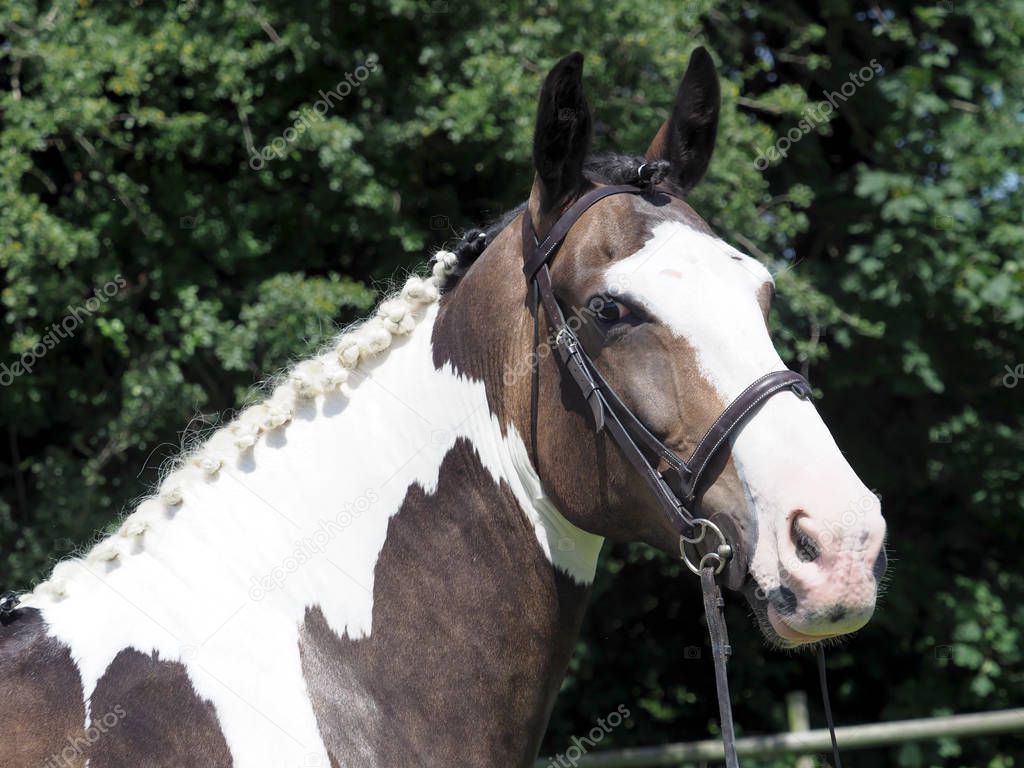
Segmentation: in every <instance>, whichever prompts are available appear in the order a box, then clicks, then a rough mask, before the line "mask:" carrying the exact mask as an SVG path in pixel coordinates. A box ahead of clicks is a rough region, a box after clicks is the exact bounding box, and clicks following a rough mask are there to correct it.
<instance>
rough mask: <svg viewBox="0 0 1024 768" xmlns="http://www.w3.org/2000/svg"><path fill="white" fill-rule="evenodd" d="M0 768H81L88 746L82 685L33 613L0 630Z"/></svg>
mask: <svg viewBox="0 0 1024 768" xmlns="http://www.w3.org/2000/svg"><path fill="white" fill-rule="evenodd" d="M0 723H3V729H4V736H3V738H2V739H0V765H2V766H4V768H22V767H24V768H50V766H57V765H60V766H62V768H81V767H82V766H84V764H85V752H84V749H85V748H87V746H88V743H87V741H86V739H85V732H84V724H85V705H84V703H83V693H82V680H81V677H80V676H79V674H78V668H77V667H75V664H74V662H73V661H72V660H71V651H70V650H69V649H68V647H67V646H65V645H63V644H61V643H60V642H59V641H57V640H56V639H54V638H52V637H47V635H46V627H45V624H44V622H43V620H42V617H41V616H40V614H39V611H37V610H35V609H20V610H19V611H18V612H17V613H16V614H15V616H14V617H13V620H12V621H10V622H9V623H8V624H6V625H4V626H0Z"/></svg>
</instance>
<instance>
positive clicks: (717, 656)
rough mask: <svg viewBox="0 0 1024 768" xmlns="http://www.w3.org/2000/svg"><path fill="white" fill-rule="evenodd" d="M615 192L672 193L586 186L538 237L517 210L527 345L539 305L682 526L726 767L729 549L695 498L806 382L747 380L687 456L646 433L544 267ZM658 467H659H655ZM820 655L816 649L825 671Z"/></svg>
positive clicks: (770, 376) (805, 393) (590, 397)
mask: <svg viewBox="0 0 1024 768" xmlns="http://www.w3.org/2000/svg"><path fill="white" fill-rule="evenodd" d="M622 194H629V195H641V196H645V197H650V196H655V195H668V196H671V197H676V195H674V194H672V193H671V192H669V191H667V190H664V189H660V188H657V187H655V186H654V185H649V186H634V185H632V184H615V185H609V186H604V187H598V188H596V189H592V190H590V191H589V192H587V193H585V194H584V195H582V196H581V197H580V198H579V199H578V200H576V202H575V203H573V205H572V206H571V207H570V208H569V209H568V210H566V211H565V213H563V214H562V216H561V217H559V219H558V221H556V222H555V224H554V226H553V227H552V228H551V231H550V232H549V233H548V234H547V237H545V238H544V240H543V242H541V241H540V240H539V239H538V238H537V233H536V230H535V229H534V227H533V221H532V220H531V218H530V211H529V208H527V209H525V210H524V211H523V224H522V227H523V230H522V233H523V273H524V274H525V275H526V280H527V283H528V284H529V286H530V289H531V290H530V303H531V307H530V309H531V312H532V314H533V321H534V326H533V328H534V334H533V335H534V348H535V350H536V348H537V347H538V346H539V334H540V331H539V328H540V317H539V306H543V307H544V314H545V316H546V317H547V321H548V325H549V326H550V330H551V332H552V333H553V335H554V347H555V349H556V350H558V356H559V358H560V359H561V361H562V365H563V366H564V368H565V371H566V372H567V373H568V374H569V376H570V377H571V378H572V380H573V381H574V382H576V386H577V387H578V388H579V391H580V394H581V395H583V399H584V400H585V401H586V402H587V404H588V405H589V406H590V410H591V413H592V414H593V417H594V430H595V432H597V433H601V432H603V431H605V430H607V432H608V433H609V434H610V435H611V437H612V439H613V440H614V441H615V444H616V445H617V446H618V447H619V450H620V451H621V452H622V455H623V456H624V457H625V458H626V460H627V461H628V462H629V463H630V464H631V465H632V467H633V468H634V469H635V470H636V471H637V473H638V474H639V475H640V477H641V479H642V480H643V482H644V484H645V485H646V486H647V487H648V489H650V491H651V493H652V494H653V496H654V498H655V500H656V501H657V503H658V506H659V508H660V509H661V510H662V512H663V513H664V514H665V515H666V516H667V517H668V518H669V520H670V521H671V523H672V524H673V526H674V527H676V528H677V529H680V530H681V533H680V555H681V557H682V559H683V562H685V563H686V566H687V567H688V568H689V569H690V570H691V571H693V572H694V573H695V574H697V575H698V576H700V577H701V587H702V589H703V593H704V610H705V613H706V615H707V621H708V632H709V634H710V636H711V646H712V651H713V656H714V662H715V682H716V686H717V689H718V705H719V711H720V714H721V726H722V741H723V743H724V746H725V758H726V765H727V766H728V768H738V766H739V762H738V758H737V756H736V745H735V731H734V728H733V722H732V707H731V703H730V700H729V681H728V677H727V675H726V662H727V660H728V657H729V654H730V653H731V648H730V646H729V639H728V636H727V633H726V626H725V616H724V615H723V613H722V608H723V606H724V601H723V600H722V595H721V591H720V590H719V587H718V584H717V583H716V582H715V576H717V575H718V574H720V573H721V572H722V571H723V570H724V569H725V567H726V566H727V565H728V563H729V561H730V560H731V559H732V556H733V554H734V550H733V547H732V545H731V544H730V543H729V542H728V540H727V539H726V537H725V534H723V532H722V530H721V529H720V528H719V527H718V526H717V525H715V524H714V523H713V522H711V521H710V520H708V519H707V518H704V517H701V516H700V514H699V510H700V499H701V497H702V496H703V494H704V492H705V491H706V490H707V489H708V488H709V487H710V486H711V485H712V484H713V483H714V482H715V480H716V479H717V476H718V472H711V471H709V464H710V462H711V460H712V459H713V458H714V457H715V456H716V455H717V454H718V452H719V451H720V450H721V449H722V447H723V446H724V445H725V443H726V441H727V440H728V439H729V437H730V436H731V435H733V434H734V433H735V432H737V431H739V430H740V429H741V428H742V427H743V425H744V423H745V422H746V420H747V419H748V418H749V417H750V416H752V415H753V414H754V412H755V411H756V410H757V409H758V408H759V407H760V406H761V405H762V404H763V403H764V402H765V401H766V400H768V399H769V398H771V397H773V396H774V395H777V394H779V393H780V392H787V391H788V392H793V393H794V394H796V395H797V397H800V398H802V399H806V398H808V397H810V394H811V387H810V384H808V383H807V380H806V379H805V378H804V377H803V376H801V375H800V374H799V373H797V372H796V371H790V370H784V371H773V372H771V373H767V374H765V375H764V376H762V377H760V378H759V379H757V380H755V381H754V382H753V383H751V384H750V386H748V387H747V388H746V389H745V390H743V391H742V392H741V393H740V394H739V395H737V397H736V399H734V400H733V401H732V402H731V403H729V405H728V406H726V408H725V410H724V411H722V413H721V414H720V415H719V417H718V418H717V419H715V421H714V423H713V424H712V425H711V426H710V427H709V428H708V430H707V431H706V432H705V433H704V435H703V436H702V437H701V439H700V441H699V442H698V443H697V447H696V448H695V449H694V451H693V454H691V456H690V458H689V459H686V460H684V459H682V458H680V457H679V456H678V455H677V454H676V452H675V451H673V450H672V449H671V448H669V447H668V446H667V445H665V444H664V443H663V442H662V441H661V440H659V439H658V438H657V437H655V436H654V435H653V434H651V432H650V430H648V429H647V428H646V427H645V426H644V425H643V423H642V422H641V421H640V419H638V418H637V416H636V414H634V413H633V412H632V411H631V410H630V409H629V407H628V406H626V404H625V403H624V402H623V401H622V398H621V397H619V395H618V394H617V393H616V392H615V390H614V389H613V388H612V387H611V385H609V384H608V382H607V381H606V380H605V378H604V376H603V375H602V374H601V372H600V371H599V370H598V369H597V366H596V365H594V361H593V360H592V359H591V357H590V355H589V354H587V351H586V350H585V349H584V348H583V345H582V344H581V343H580V340H579V338H578V337H577V336H576V334H575V332H574V331H573V329H572V328H570V327H569V324H568V323H567V322H566V319H565V314H564V313H563V312H562V308H561V307H560V306H559V304H558V300H557V299H556V298H555V293H554V289H553V287H552V284H551V271H550V269H549V268H548V265H549V264H550V263H551V261H552V259H554V257H555V256H556V255H557V254H558V249H559V248H560V247H561V245H562V243H563V242H564V241H565V238H566V236H567V235H568V234H569V230H571V229H572V227H573V225H574V224H575V223H576V222H577V221H578V220H579V219H580V217H581V216H582V215H583V214H584V213H585V212H586V211H587V210H588V209H589V208H590V207H591V206H592V205H594V203H596V202H598V201H599V200H603V199H604V198H606V197H610V196H611V195H622ZM537 357H538V356H536V355H535V356H534V362H533V386H532V391H531V412H532V435H531V437H532V441H533V453H534V460H535V461H536V460H537V408H538V392H539V387H538V383H539V382H538V377H539V366H538V364H537ZM660 466H663V467H664V468H663V469H659V467H660ZM719 472H720V470H719ZM708 530H710V531H712V532H713V533H714V534H715V536H716V537H717V539H718V542H719V543H718V546H717V547H716V548H715V549H714V551H708V552H706V553H705V554H703V555H702V556H699V557H698V559H697V562H696V563H694V561H693V560H692V559H691V558H690V554H689V551H688V547H696V545H698V544H700V543H701V542H702V541H703V540H704V539H705V537H706V534H707V532H708ZM698 554H699V552H698ZM823 658H824V657H823V656H821V655H820V654H819V661H820V664H821V665H822V666H821V669H822V674H823V675H824V666H823V664H824V661H823ZM822 680H823V692H825V695H826V709H827V711H828V712H829V728H830V729H831V727H832V723H831V710H830V708H829V707H828V699H827V692H826V689H825V687H824V678H822ZM834 741H835V735H834V734H833V743H834ZM836 765H837V768H838V767H839V756H838V751H837V752H836Z"/></svg>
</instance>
